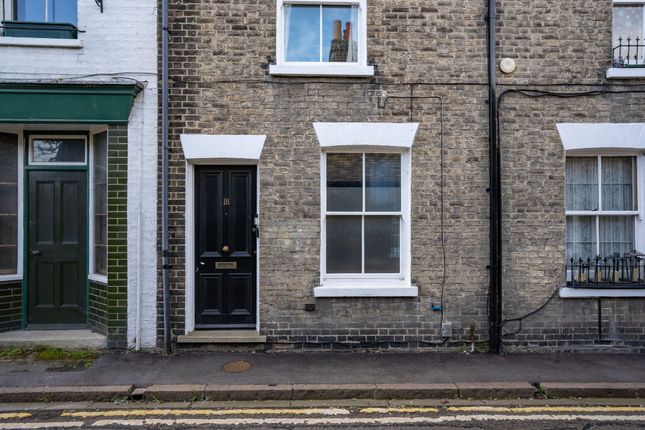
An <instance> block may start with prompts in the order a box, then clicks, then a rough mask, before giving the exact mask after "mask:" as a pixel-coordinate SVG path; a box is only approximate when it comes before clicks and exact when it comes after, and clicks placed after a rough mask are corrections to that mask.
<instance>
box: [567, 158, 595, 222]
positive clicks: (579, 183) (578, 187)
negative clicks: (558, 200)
mask: <svg viewBox="0 0 645 430" xmlns="http://www.w3.org/2000/svg"><path fill="white" fill-rule="evenodd" d="M565 193H566V208H567V210H568V211H592V210H598V209H599V207H598V158H597V157H568V158H567V161H566V191H565Z"/></svg>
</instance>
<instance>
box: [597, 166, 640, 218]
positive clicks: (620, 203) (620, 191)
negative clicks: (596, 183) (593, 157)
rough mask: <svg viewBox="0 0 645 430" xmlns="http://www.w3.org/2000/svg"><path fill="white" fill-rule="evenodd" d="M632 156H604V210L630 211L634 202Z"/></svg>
mask: <svg viewBox="0 0 645 430" xmlns="http://www.w3.org/2000/svg"><path fill="white" fill-rule="evenodd" d="M632 163H633V158H632V157H603V158H602V190H601V191H602V210H604V211H630V210H633V209H634V205H633V203H632V201H633V199H632V179H633V176H632Z"/></svg>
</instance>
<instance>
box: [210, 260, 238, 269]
mask: <svg viewBox="0 0 645 430" xmlns="http://www.w3.org/2000/svg"><path fill="white" fill-rule="evenodd" d="M215 268H216V269H237V261H217V262H216V263H215Z"/></svg>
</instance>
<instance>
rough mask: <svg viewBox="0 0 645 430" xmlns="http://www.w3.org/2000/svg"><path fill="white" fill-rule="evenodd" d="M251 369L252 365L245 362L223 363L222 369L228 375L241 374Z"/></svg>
mask: <svg viewBox="0 0 645 430" xmlns="http://www.w3.org/2000/svg"><path fill="white" fill-rule="evenodd" d="M252 367H253V365H252V364H251V363H249V362H248V361H246V360H235V361H229V362H228V363H225V364H224V366H222V369H223V370H224V371H225V372H229V373H242V372H246V371H247V370H251V368H252Z"/></svg>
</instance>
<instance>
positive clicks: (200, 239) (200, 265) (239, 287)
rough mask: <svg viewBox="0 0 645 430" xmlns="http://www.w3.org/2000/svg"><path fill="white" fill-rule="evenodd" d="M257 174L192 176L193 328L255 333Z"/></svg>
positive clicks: (250, 170) (203, 170) (200, 171)
mask: <svg viewBox="0 0 645 430" xmlns="http://www.w3.org/2000/svg"><path fill="white" fill-rule="evenodd" d="M255 182H256V168H255V166H200V167H197V168H196V170H195V290H196V294H195V302H196V303H195V327H196V328H223V329H226V328H230V329H233V328H255V322H256V291H255V288H256V287H255V283H256V234H255V230H256V228H255V216H256V183H255Z"/></svg>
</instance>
